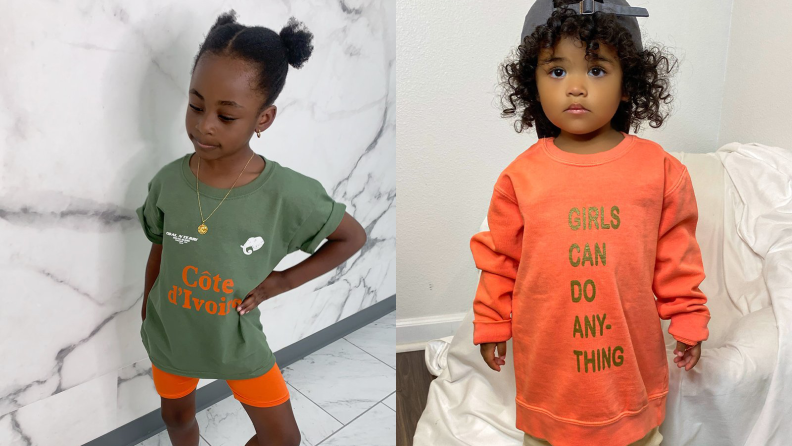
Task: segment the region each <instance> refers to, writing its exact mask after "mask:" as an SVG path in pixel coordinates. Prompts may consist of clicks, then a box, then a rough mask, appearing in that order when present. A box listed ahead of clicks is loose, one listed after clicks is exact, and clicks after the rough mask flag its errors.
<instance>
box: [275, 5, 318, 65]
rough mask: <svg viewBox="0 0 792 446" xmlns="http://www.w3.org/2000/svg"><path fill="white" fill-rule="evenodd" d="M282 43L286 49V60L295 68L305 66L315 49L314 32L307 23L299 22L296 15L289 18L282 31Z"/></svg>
mask: <svg viewBox="0 0 792 446" xmlns="http://www.w3.org/2000/svg"><path fill="white" fill-rule="evenodd" d="M280 39H281V43H282V44H283V48H284V49H285V50H286V60H287V61H288V62H289V65H291V66H293V67H294V68H300V67H302V66H303V63H305V61H306V60H308V58H309V57H310V56H311V52H312V51H313V45H312V44H311V40H313V34H311V32H310V31H308V29H307V28H306V27H305V24H304V23H302V22H298V21H297V19H295V18H294V17H292V18H290V19H289V23H287V24H286V26H284V27H283V29H282V30H281V32H280Z"/></svg>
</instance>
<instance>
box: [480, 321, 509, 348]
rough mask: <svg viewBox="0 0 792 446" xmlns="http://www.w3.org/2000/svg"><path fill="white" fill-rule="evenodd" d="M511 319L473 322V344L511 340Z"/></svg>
mask: <svg viewBox="0 0 792 446" xmlns="http://www.w3.org/2000/svg"><path fill="white" fill-rule="evenodd" d="M511 336H512V331H511V319H508V320H505V321H473V344H474V345H479V344H484V343H488V342H505V341H508V340H509V339H511Z"/></svg>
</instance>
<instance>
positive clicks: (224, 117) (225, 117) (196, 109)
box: [190, 104, 236, 122]
mask: <svg viewBox="0 0 792 446" xmlns="http://www.w3.org/2000/svg"><path fill="white" fill-rule="evenodd" d="M190 108H192V109H193V110H195V111H198V112H200V111H203V110H201V109H200V108H198V107H196V106H194V105H192V104H190ZM220 119H222V120H223V121H227V122H230V121H236V118H229V117H228V116H223V115H220Z"/></svg>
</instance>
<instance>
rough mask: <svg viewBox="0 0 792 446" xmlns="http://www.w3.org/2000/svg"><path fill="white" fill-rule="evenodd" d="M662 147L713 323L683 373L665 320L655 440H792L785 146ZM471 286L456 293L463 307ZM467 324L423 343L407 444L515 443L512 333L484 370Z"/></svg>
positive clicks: (791, 158) (790, 167) (698, 443)
mask: <svg viewBox="0 0 792 446" xmlns="http://www.w3.org/2000/svg"><path fill="white" fill-rule="evenodd" d="M670 153H671V154H672V155H674V156H675V157H676V158H677V159H679V160H680V161H681V162H682V163H683V164H685V165H686V166H687V168H688V171H689V172H690V176H691V179H692V181H693V186H694V189H695V193H696V201H697V203H698V206H699V221H698V226H697V229H696V237H697V239H698V242H699V245H700V247H701V252H702V258H703V261H704V269H705V274H706V278H705V279H704V281H703V282H702V284H701V286H700V288H701V290H702V291H703V292H704V293H705V294H706V295H707V297H708V302H707V306H708V307H709V310H710V313H711V315H712V319H711V320H710V323H709V331H710V337H709V339H708V340H707V341H705V342H704V343H703V344H702V354H701V360H700V361H699V363H698V364H697V365H696V367H694V368H693V369H691V370H690V371H687V372H685V371H684V370H683V369H680V368H678V367H677V366H676V364H675V363H674V362H673V349H674V347H675V346H676V340H674V338H673V337H671V336H670V335H669V334H668V325H669V323H670V321H662V323H661V324H662V327H663V331H664V334H665V341H666V349H667V353H668V364H669V370H670V377H669V387H670V388H669V394H668V398H667V411H666V419H665V421H664V422H663V424H662V425H661V426H660V432H661V433H662V434H663V437H664V439H663V445H669V446H687V445H690V446H702V445H705V446H707V445H717V446H728V445H749V446H753V445H757V446H759V445H762V446H764V445H779V446H781V445H789V444H792V339H790V328H792V325H790V324H792V151H790V150H787V149H781V148H777V147H768V146H763V145H759V144H740V143H730V144H727V145H725V146H723V147H721V148H720V149H718V150H717V151H716V152H713V153H706V154H698V153H685V152H670ZM486 229H487V222H486V219H485V221H484V223H483V224H482V227H481V230H486ZM471 263H472V259H471ZM474 267H475V266H474ZM474 293H475V290H471V293H470V295H469V296H465V298H466V299H470V301H471V305H472V299H473V295H474ZM658 317H659V316H658ZM472 321H473V310H472V307H471V310H470V311H469V312H468V313H467V315H466V316H465V318H464V320H463V321H462V324H461V326H460V327H459V329H458V330H457V332H456V334H455V335H454V336H453V338H451V339H450V345H446V343H447V342H449V338H443V339H438V340H433V341H430V343H429V345H428V346H427V349H426V362H427V367H428V368H429V370H430V371H431V372H432V373H434V374H436V375H438V378H436V379H435V380H434V381H433V382H432V384H431V386H430V388H429V396H428V401H427V406H426V408H425V410H424V412H423V414H422V416H421V419H420V420H419V422H418V426H417V428H416V434H415V437H414V440H413V441H414V443H413V444H414V446H445V445H471V446H479V445H487V446H499V445H504V446H506V445H511V446H519V445H521V444H522V438H523V433H522V431H519V430H518V429H517V428H516V427H515V401H514V398H515V393H516V390H515V377H514V367H513V356H512V345H511V340H509V341H508V345H507V346H508V350H507V356H506V366H505V367H502V371H501V372H500V373H499V372H495V371H493V370H490V369H489V367H487V365H486V364H485V363H484V361H483V359H482V358H481V355H480V353H479V347H478V346H476V345H473V323H472ZM779 327H780V330H779Z"/></svg>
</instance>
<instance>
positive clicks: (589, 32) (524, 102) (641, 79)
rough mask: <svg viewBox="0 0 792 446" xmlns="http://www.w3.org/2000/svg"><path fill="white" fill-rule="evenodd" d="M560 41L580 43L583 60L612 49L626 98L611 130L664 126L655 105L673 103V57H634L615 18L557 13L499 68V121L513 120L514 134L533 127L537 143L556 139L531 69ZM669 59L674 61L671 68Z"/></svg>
mask: <svg viewBox="0 0 792 446" xmlns="http://www.w3.org/2000/svg"><path fill="white" fill-rule="evenodd" d="M563 37H571V38H574V39H579V40H580V41H581V42H583V43H585V44H586V60H589V59H590V57H591V56H592V55H593V52H595V51H596V50H597V49H599V45H600V43H606V44H609V45H611V46H613V47H615V49H616V52H617V54H618V57H619V63H620V65H621V68H622V72H623V77H622V91H623V94H626V95H627V96H629V100H628V101H622V102H621V103H620V104H619V107H618V109H617V110H616V113H615V115H614V116H613V118H612V119H611V125H612V127H613V128H614V129H615V130H618V131H622V132H625V133H629V131H630V127H633V131H634V132H637V131H638V129H639V128H640V125H641V121H643V120H648V121H649V125H650V126H651V127H652V128H658V127H660V126H661V125H662V124H663V121H664V120H665V118H666V117H667V115H668V114H667V113H663V112H662V111H661V110H660V103H661V102H663V103H665V104H668V103H670V102H671V101H672V97H671V94H670V93H669V78H670V77H671V75H672V73H673V72H674V68H675V67H676V60H675V58H674V56H673V55H672V54H669V53H666V52H664V51H663V50H662V49H660V48H659V47H657V46H653V47H651V48H645V49H644V50H643V51H638V49H637V48H636V46H635V43H634V42H633V40H632V35H631V34H630V32H629V31H627V30H626V29H625V28H624V27H623V26H622V25H621V24H620V23H619V22H618V21H617V20H616V16H615V15H614V14H603V13H601V12H597V13H595V14H590V15H578V14H576V13H575V12H574V11H571V10H569V9H567V8H561V9H556V10H555V11H553V14H552V15H551V16H550V18H549V19H548V20H547V23H546V24H545V25H542V26H538V27H537V28H536V29H535V30H534V31H533V33H531V34H530V35H527V36H525V39H524V40H523V42H522V43H521V44H520V45H519V46H518V47H517V48H516V50H514V51H513V52H512V54H511V55H510V56H509V57H508V58H507V59H506V61H504V62H503V63H502V64H501V65H500V67H499V72H500V75H501V79H500V86H501V88H502V89H503V93H502V95H501V104H502V108H503V111H502V112H501V116H502V117H504V118H510V117H517V118H518V119H517V120H516V121H515V123H514V128H515V130H516V131H517V132H518V133H519V132H522V131H523V130H525V129H526V128H531V127H533V126H534V125H535V126H536V133H537V135H538V136H539V138H544V137H557V136H558V135H559V134H560V133H561V129H559V128H558V127H556V126H555V125H554V124H553V123H552V122H550V120H549V119H548V118H547V116H546V115H545V113H544V111H543V110H542V105H541V103H540V102H539V100H538V98H539V93H538V91H537V87H536V68H537V63H538V57H539V54H540V51H541V50H542V49H543V48H544V49H551V50H552V48H554V47H555V45H556V44H557V43H558V41H559V40H560V39H561V38H563ZM669 58H670V59H671V60H673V61H674V63H673V64H672V65H671V66H669Z"/></svg>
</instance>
